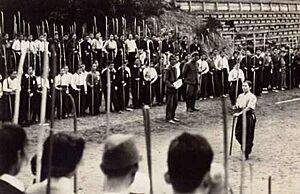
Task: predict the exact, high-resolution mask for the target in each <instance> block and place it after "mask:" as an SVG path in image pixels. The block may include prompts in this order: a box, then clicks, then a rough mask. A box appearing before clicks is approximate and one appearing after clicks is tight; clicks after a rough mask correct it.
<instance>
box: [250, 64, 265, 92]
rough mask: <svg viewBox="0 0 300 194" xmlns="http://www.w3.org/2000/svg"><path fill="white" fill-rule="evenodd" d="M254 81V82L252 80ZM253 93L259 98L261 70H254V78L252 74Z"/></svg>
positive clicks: (261, 81) (261, 80) (261, 78)
mask: <svg viewBox="0 0 300 194" xmlns="http://www.w3.org/2000/svg"><path fill="white" fill-rule="evenodd" d="M254 79H255V80H254ZM252 83H253V88H252V90H253V93H254V94H255V95H256V96H261V92H262V87H263V71H262V69H258V70H255V77H254V74H253V82H252Z"/></svg>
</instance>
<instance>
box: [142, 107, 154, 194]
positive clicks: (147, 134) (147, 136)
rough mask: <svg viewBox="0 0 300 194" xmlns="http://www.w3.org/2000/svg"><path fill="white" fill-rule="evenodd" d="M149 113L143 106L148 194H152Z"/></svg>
mask: <svg viewBox="0 0 300 194" xmlns="http://www.w3.org/2000/svg"><path fill="white" fill-rule="evenodd" d="M149 111H150V107H149V106H144V108H143V116H144V127H145V139H146V150H147V163H148V173H149V180H150V194H153V181H152V159H151V127H150V114H149Z"/></svg>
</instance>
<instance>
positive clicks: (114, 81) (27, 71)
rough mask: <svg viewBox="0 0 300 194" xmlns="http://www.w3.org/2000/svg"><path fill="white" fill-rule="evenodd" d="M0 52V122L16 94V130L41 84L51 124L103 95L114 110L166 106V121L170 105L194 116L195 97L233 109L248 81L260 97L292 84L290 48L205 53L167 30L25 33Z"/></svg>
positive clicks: (36, 103)
mask: <svg viewBox="0 0 300 194" xmlns="http://www.w3.org/2000/svg"><path fill="white" fill-rule="evenodd" d="M0 50H1V54H2V55H1V56H3V57H2V58H1V64H2V65H1V66H0V76H1V79H0V80H1V82H0V83H1V84H0V106H1V110H3V111H1V114H0V118H1V120H3V121H9V120H11V119H12V116H13V111H14V98H15V92H16V90H17V89H21V102H20V104H21V106H20V119H19V123H21V124H24V125H28V124H30V123H35V122H38V121H39V114H40V104H41V103H40V102H41V90H42V88H43V87H46V88H47V89H48V96H47V102H49V103H47V110H48V111H47V114H48V115H47V117H48V118H49V117H50V113H51V106H50V105H51V103H50V102H51V100H52V99H53V96H51V92H50V89H51V88H53V87H54V88H55V90H56V92H55V93H56V96H55V99H56V100H55V107H56V108H55V114H56V118H58V119H62V118H67V117H68V116H71V115H72V114H73V113H74V111H76V113H77V115H78V116H85V115H87V114H89V115H98V114H100V112H101V110H103V111H106V110H107V93H108V91H110V102H111V105H110V107H109V108H110V110H112V111H114V112H119V113H122V112H123V111H126V110H128V111H130V110H132V109H137V108H140V107H142V105H150V106H153V105H161V104H164V103H166V104H167V110H169V111H167V115H166V119H167V121H169V122H171V123H174V122H176V120H177V119H176V118H175V116H173V115H174V113H172V112H174V111H172V110H174V105H176V104H177V101H178V100H179V101H186V104H187V111H188V112H192V111H198V108H197V107H195V102H196V100H197V99H200V100H205V99H207V98H214V97H219V96H228V94H229V96H230V100H231V103H232V106H234V105H235V104H236V99H237V97H238V95H239V94H241V93H242V82H243V81H244V80H250V81H251V82H252V83H253V87H252V91H253V93H254V94H255V95H256V96H261V93H262V92H270V91H279V90H285V89H292V88H294V87H299V84H300V76H298V75H300V52H299V50H298V49H296V50H293V49H292V48H288V47H282V48H272V49H269V48H268V49H265V50H264V52H262V50H261V49H260V48H255V49H254V51H253V50H251V49H240V50H238V51H235V52H234V53H233V54H232V56H231V55H230V54H229V53H228V50H227V49H226V48H223V49H220V50H219V49H217V48H216V49H214V50H212V51H211V52H210V53H208V52H205V51H204V50H203V49H202V43H201V42H200V41H199V40H198V39H197V38H194V40H193V42H192V43H189V42H188V38H187V37H183V38H181V39H179V38H177V37H175V36H174V35H173V34H172V33H167V34H165V35H164V37H162V38H160V37H156V36H155V35H152V37H149V36H147V35H145V36H144V37H140V36H138V35H132V34H129V35H128V37H125V36H124V35H121V36H118V35H110V36H109V38H108V39H107V40H103V38H102V36H101V33H100V32H98V33H96V34H95V35H94V34H93V33H90V34H86V35H84V37H82V38H81V39H78V38H77V36H76V34H71V35H69V34H65V35H64V36H63V37H60V36H59V34H58V33H54V35H53V37H51V38H49V37H48V35H47V34H41V35H40V36H39V38H38V39H36V40H33V37H32V35H29V36H27V37H26V36H24V35H22V34H18V35H17V36H16V37H15V38H14V39H13V40H10V39H9V36H8V35H7V34H5V35H4V36H3V38H2V40H1V49H0ZM253 52H255V53H253ZM22 54H26V57H25V62H24V65H23V71H24V74H23V75H22V77H21V88H19V86H18V78H17V71H16V70H17V66H18V63H19V61H20V58H21V55H22ZM45 56H47V57H49V77H48V79H45V78H42V74H43V67H44V63H45V61H46V60H45V59H44V58H45ZM173 67H174V68H173ZM3 78H4V79H3ZM176 80H181V81H178V82H177V83H176V91H178V97H177V96H176V97H172V98H171V97H170V98H168V94H171V93H174V86H173V85H172V84H171V83H173V81H176ZM109 85H110V87H111V88H110V90H108V86H109ZM70 96H72V97H73V99H74V101H75V109H76V110H74V108H73V105H72V103H71V102H72V101H71V100H70ZM169 96H170V95H169ZM102 98H104V101H105V103H104V101H103V100H102ZM174 102H175V103H174ZM104 104H105V105H104ZM170 104H173V105H172V106H170Z"/></svg>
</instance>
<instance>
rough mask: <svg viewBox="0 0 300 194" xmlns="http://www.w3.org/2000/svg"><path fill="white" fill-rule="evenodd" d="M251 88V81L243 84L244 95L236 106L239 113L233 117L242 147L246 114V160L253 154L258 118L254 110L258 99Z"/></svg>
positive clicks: (239, 98) (236, 133)
mask: <svg viewBox="0 0 300 194" xmlns="http://www.w3.org/2000/svg"><path fill="white" fill-rule="evenodd" d="M251 87H252V83H251V82H250V81H245V82H243V92H244V93H242V94H240V95H239V97H238V99H237V102H236V106H235V109H236V111H237V112H236V113H235V114H234V115H233V116H234V117H236V118H237V123H236V129H235V137H236V139H237V141H238V142H239V143H240V145H241V146H242V144H243V142H242V141H243V140H242V137H243V114H246V121H245V122H246V142H245V143H244V145H245V146H246V147H245V148H244V150H245V157H246V159H248V158H249V154H250V153H251V152H252V147H253V140H254V131H255V123H256V116H255V114H254V110H255V107H256V103H257V98H256V96H255V95H254V94H253V93H251V91H250V90H251Z"/></svg>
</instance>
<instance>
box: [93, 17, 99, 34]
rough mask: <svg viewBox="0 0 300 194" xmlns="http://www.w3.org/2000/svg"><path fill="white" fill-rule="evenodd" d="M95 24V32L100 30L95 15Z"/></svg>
mask: <svg viewBox="0 0 300 194" xmlns="http://www.w3.org/2000/svg"><path fill="white" fill-rule="evenodd" d="M94 26H95V32H96V33H97V32H98V27H97V18H96V16H94Z"/></svg>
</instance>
